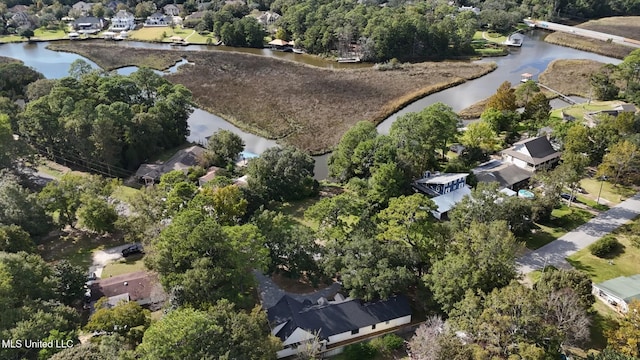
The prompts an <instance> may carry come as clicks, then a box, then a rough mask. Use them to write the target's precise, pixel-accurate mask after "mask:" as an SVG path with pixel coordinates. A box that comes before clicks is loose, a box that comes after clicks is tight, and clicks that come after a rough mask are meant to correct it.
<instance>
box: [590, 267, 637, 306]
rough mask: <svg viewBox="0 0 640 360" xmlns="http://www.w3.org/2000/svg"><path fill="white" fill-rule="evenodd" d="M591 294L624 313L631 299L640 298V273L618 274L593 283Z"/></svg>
mask: <svg viewBox="0 0 640 360" xmlns="http://www.w3.org/2000/svg"><path fill="white" fill-rule="evenodd" d="M593 294H594V295H596V296H597V297H598V298H600V299H601V300H602V301H604V302H606V303H609V304H610V305H612V306H613V307H615V308H616V309H618V311H621V312H623V313H626V312H627V311H628V310H629V303H630V302H631V301H632V300H640V274H636V275H632V276H620V277H617V278H615V279H611V280H607V281H605V282H601V283H599V284H593Z"/></svg>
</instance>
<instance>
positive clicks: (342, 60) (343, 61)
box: [338, 56, 360, 63]
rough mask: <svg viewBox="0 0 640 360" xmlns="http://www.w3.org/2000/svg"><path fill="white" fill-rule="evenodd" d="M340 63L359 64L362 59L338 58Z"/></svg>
mask: <svg viewBox="0 0 640 360" xmlns="http://www.w3.org/2000/svg"><path fill="white" fill-rule="evenodd" d="M338 62H339V63H359V62H360V58H359V57H357V56H356V57H346V58H344V57H342V58H338Z"/></svg>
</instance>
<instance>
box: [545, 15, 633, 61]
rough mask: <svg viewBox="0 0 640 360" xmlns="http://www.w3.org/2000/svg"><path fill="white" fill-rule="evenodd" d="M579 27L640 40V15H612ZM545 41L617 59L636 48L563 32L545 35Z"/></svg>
mask: <svg viewBox="0 0 640 360" xmlns="http://www.w3.org/2000/svg"><path fill="white" fill-rule="evenodd" d="M577 27H579V28H582V29H587V30H593V31H600V32H604V33H607V34H612V35H618V36H623V37H628V38H630V39H634V40H638V41H640V16H621V17H610V18H603V19H598V20H590V21H587V22H585V23H582V24H580V25H577ZM545 41H546V42H549V43H552V44H556V45H562V46H568V47H571V48H574V49H578V50H584V51H590V52H594V53H597V54H602V55H606V56H610V57H614V58H617V59H623V58H624V57H625V56H627V55H629V54H630V53H631V52H632V51H633V50H634V48H633V47H630V46H625V45H621V44H616V43H612V42H607V41H601V40H596V39H590V38H586V37H582V36H578V35H573V34H567V33H563V32H559V31H558V32H554V33H552V34H549V35H547V36H546V37H545Z"/></svg>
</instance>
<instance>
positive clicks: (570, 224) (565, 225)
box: [523, 205, 593, 250]
mask: <svg viewBox="0 0 640 360" xmlns="http://www.w3.org/2000/svg"><path fill="white" fill-rule="evenodd" d="M551 217H552V218H551V221H549V223H541V224H536V226H537V228H536V229H535V233H532V234H529V235H528V236H526V237H524V238H523V240H524V241H525V244H526V246H527V248H529V249H531V250H536V249H539V248H541V247H542V246H544V245H546V244H548V243H550V242H552V241H554V240H556V239H558V238H560V237H561V236H563V235H564V234H566V233H568V232H569V231H571V230H573V229H575V228H577V227H578V226H580V225H582V224H584V223H586V222H587V221H589V220H590V219H591V218H592V217H593V215H592V214H591V213H589V212H588V211H585V210H581V209H577V208H573V207H572V208H569V207H567V206H566V205H562V206H561V207H560V208H558V209H554V210H553V212H552V213H551Z"/></svg>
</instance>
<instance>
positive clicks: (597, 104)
mask: <svg viewBox="0 0 640 360" xmlns="http://www.w3.org/2000/svg"><path fill="white" fill-rule="evenodd" d="M621 103H622V101H618V100H614V101H595V100H592V101H591V103H590V104H588V105H587V104H586V103H584V104H577V105H571V106H567V107H564V108H561V109H555V110H553V111H552V112H551V117H556V118H558V119H562V114H561V113H562V111H564V112H565V114H569V115H571V116H573V117H575V118H576V119H577V120H581V119H582V118H583V117H584V113H586V112H592V111H599V110H610V109H612V108H614V107H616V106H618V105H620V104H621Z"/></svg>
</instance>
